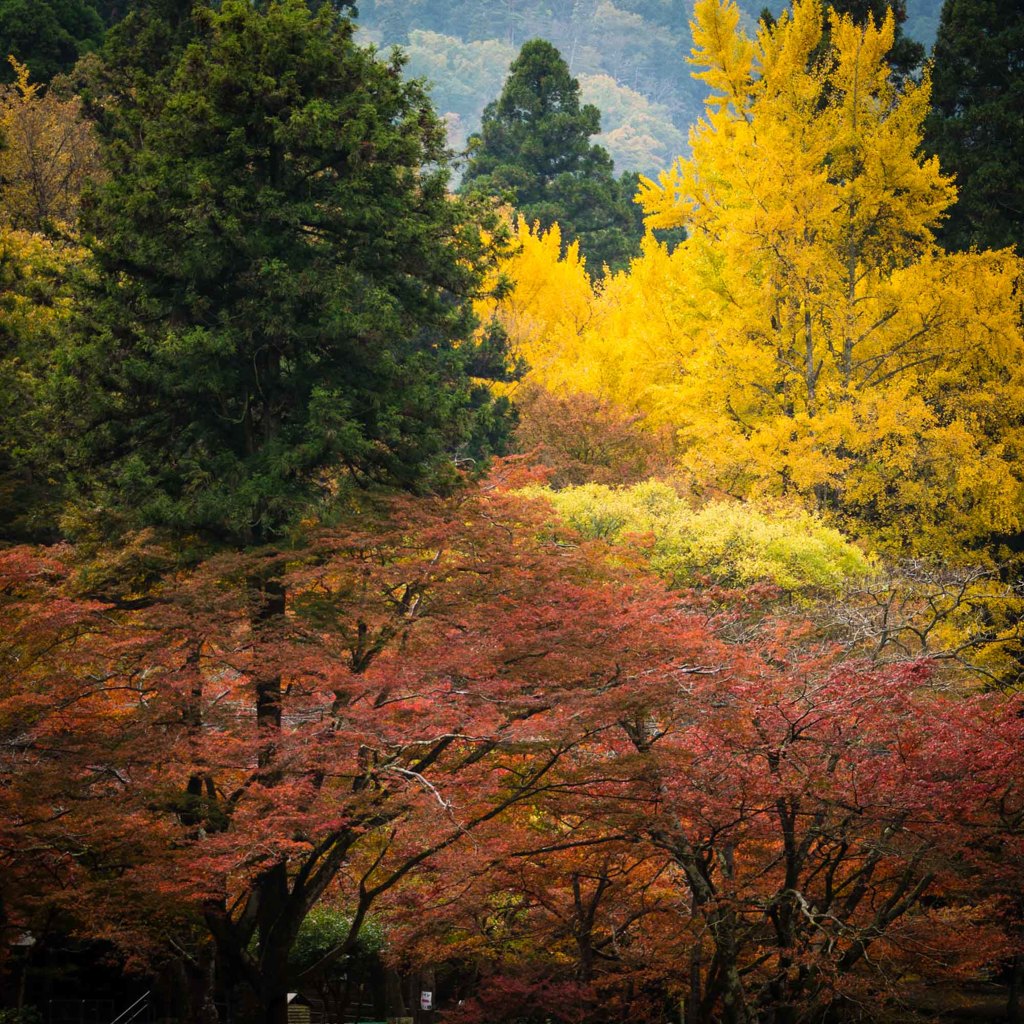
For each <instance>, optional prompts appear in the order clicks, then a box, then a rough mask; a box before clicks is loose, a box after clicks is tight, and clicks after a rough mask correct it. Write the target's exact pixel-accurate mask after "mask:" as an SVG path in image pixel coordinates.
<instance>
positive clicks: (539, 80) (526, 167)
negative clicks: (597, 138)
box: [462, 39, 642, 273]
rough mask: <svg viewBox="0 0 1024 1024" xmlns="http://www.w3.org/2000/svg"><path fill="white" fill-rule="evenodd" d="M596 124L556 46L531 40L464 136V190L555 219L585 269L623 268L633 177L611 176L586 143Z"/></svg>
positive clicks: (547, 221)
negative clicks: (474, 130)
mask: <svg viewBox="0 0 1024 1024" xmlns="http://www.w3.org/2000/svg"><path fill="white" fill-rule="evenodd" d="M600 130H601V114H600V111H598V109H597V107H595V106H593V105H592V104H589V103H588V104H585V105H581V104H580V87H579V83H578V82H577V81H576V79H575V78H573V77H572V75H571V74H570V73H569V67H568V65H567V64H566V63H565V61H564V60H563V59H562V56H561V54H560V53H559V52H558V50H557V49H556V48H555V47H554V46H552V45H551V43H549V42H546V41H545V40H543V39H534V40H531V41H530V42H528V43H526V44H524V46H523V48H522V50H520V52H519V56H518V57H517V58H516V59H515V61H514V62H513V63H512V67H511V69H510V72H509V77H508V79H507V80H506V82H505V87H504V89H503V90H502V93H501V96H500V97H499V98H498V99H497V100H495V101H494V102H493V103H491V104H489V105H488V106H487V108H486V109H485V110H484V114H483V121H482V123H481V127H480V133H479V135H475V136H473V137H472V138H471V140H470V147H471V149H470V153H471V155H470V159H469V164H468V166H467V169H466V174H465V177H464V178H463V183H462V188H463V191H465V192H479V193H486V194H490V195H503V196H507V197H509V198H511V199H512V201H513V202H514V205H515V207H516V209H517V210H518V211H519V213H520V214H521V215H522V216H523V217H525V218H526V219H527V220H528V221H530V222H534V221H537V222H539V223H540V225H541V226H542V227H544V228H547V227H549V226H550V225H551V224H552V223H554V222H555V221H557V222H558V224H559V226H560V227H561V229H562V238H563V242H564V243H568V242H570V241H572V240H573V239H578V240H579V243H580V250H581V252H582V253H583V255H584V256H585V257H586V258H587V265H588V267H589V269H590V270H591V272H597V273H600V272H601V268H602V266H603V265H605V264H607V265H608V266H610V267H611V268H613V269H617V268H620V267H624V266H625V265H626V264H627V263H628V261H629V258H630V257H631V256H633V255H634V254H635V253H636V252H637V251H638V249H639V240H640V236H641V235H642V232H638V230H637V220H636V217H635V215H634V212H633V210H632V209H631V200H632V191H631V188H630V186H631V184H632V182H633V181H634V179H633V178H627V179H623V180H617V179H616V178H615V175H614V172H613V165H612V160H611V157H610V156H609V155H608V153H607V151H606V150H605V149H603V148H602V147H600V146H595V145H592V144H591V142H590V137H591V136H592V135H596V134H597V133H598V132H599V131H600Z"/></svg>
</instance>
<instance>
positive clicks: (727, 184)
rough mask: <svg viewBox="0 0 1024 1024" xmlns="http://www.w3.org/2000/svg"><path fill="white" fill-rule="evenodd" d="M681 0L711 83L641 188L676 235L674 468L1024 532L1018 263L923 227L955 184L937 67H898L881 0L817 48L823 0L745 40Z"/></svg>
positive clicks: (841, 21) (934, 531) (925, 541)
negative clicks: (944, 239) (914, 72)
mask: <svg viewBox="0 0 1024 1024" xmlns="http://www.w3.org/2000/svg"><path fill="white" fill-rule="evenodd" d="M695 17H696V21H695V24H694V39H695V44H696V45H695V50H694V55H693V62H694V63H695V64H697V65H698V66H700V67H701V68H703V70H702V71H701V72H700V73H699V75H698V77H701V78H703V79H704V80H705V81H706V82H707V83H708V85H709V86H710V87H711V88H712V90H714V93H713V95H712V97H711V99H710V100H709V101H708V105H707V113H706V117H705V119H704V120H703V121H701V122H700V124H698V126H697V127H696V128H695V129H694V131H693V133H692V136H691V141H692V150H693V152H692V156H691V158H690V159H688V160H680V161H679V162H678V163H677V164H676V166H675V167H674V168H673V169H672V170H671V171H669V172H666V173H665V174H663V175H661V178H660V181H659V182H658V183H657V184H655V183H654V182H645V183H644V186H643V190H642V200H643V203H644V206H645V209H646V211H647V214H648V218H649V220H648V223H649V225H650V226H652V227H676V226H685V227H686V229H687V231H688V234H689V238H688V241H687V242H686V243H685V245H684V246H682V247H681V249H680V250H679V251H678V252H677V253H676V254H675V259H674V260H673V267H672V274H673V276H674V277H675V278H676V279H677V280H678V281H681V282H686V283H687V286H686V287H685V288H683V289H679V291H680V292H681V298H682V300H683V301H682V302H681V306H682V308H681V309H680V310H679V316H678V324H679V328H680V329H679V331H678V332H677V335H676V340H675V348H676V361H675V368H674V373H673V376H672V379H671V381H666V382H665V384H667V385H668V386H669V390H670V392H671V399H672V410H671V415H672V417H673V419H674V421H675V425H676V427H677V429H678V431H679V437H680V442H681V445H682V449H683V453H684V454H683V458H684V461H685V463H686V465H687V467H688V468H689V469H690V470H691V472H693V474H694V476H695V477H696V479H697V480H699V481H700V482H701V483H703V484H706V485H712V486H716V487H719V488H721V489H722V490H726V491H730V492H733V493H736V494H739V495H743V496H746V495H749V494H758V493H772V494H796V495H800V496H801V497H803V498H805V499H808V500H810V501H812V502H813V503H814V504H816V505H818V506H819V507H822V508H824V509H828V510H830V511H832V512H833V513H835V514H837V515H838V516H839V517H841V518H842V519H843V520H845V521H846V522H847V523H848V525H850V526H852V527H853V528H854V529H855V530H856V532H858V533H861V534H863V535H867V536H872V537H874V538H875V539H876V540H879V541H881V542H883V543H884V544H886V546H889V547H891V548H897V549H901V550H908V549H916V550H931V551H935V550H943V551H945V552H949V551H951V550H953V549H958V548H962V547H963V545H965V544H966V545H970V544H973V543H977V542H980V541H982V540H984V539H987V538H989V537H990V536H992V535H994V534H1002V533H1010V532H1013V531H1016V530H1017V529H1019V527H1020V511H1019V510H1020V506H1021V471H1022V467H1021V463H1020V459H1019V454H1020V443H1021V441H1022V440H1024V437H1022V434H1021V431H1020V416H1019V413H1018V410H1020V409H1021V408H1022V404H1021V403H1022V399H1024V376H1022V373H1021V364H1022V358H1021V357H1022V355H1024V345H1022V339H1021V333H1020V327H1019V323H1020V320H1019V314H1020V309H1019V304H1018V300H1017V297H1016V286H1017V282H1018V278H1019V276H1020V269H1021V267H1020V263H1019V262H1018V260H1017V259H1016V258H1014V257H1013V256H1012V255H1011V254H1010V253H1006V252H1002V253H970V254H966V255H957V256H953V255H949V254H946V253H944V252H942V251H941V250H940V249H939V248H938V247H937V246H936V244H935V239H934V235H933V229H934V227H935V226H936V225H937V224H938V223H939V222H940V220H941V218H942V216H943V214H944V213H945V211H946V210H947V209H948V207H949V206H950V205H951V203H952V202H953V201H954V200H955V189H954V187H953V185H952V182H951V180H950V179H949V178H947V177H945V176H944V175H943V174H942V172H941V169H940V168H939V166H938V163H937V161H936V160H935V159H933V158H926V157H924V156H922V155H921V152H920V142H921V124H922V120H923V118H924V115H925V113H926V111H927V109H928V96H929V83H928V79H927V76H926V77H925V78H924V80H923V81H921V82H920V83H913V82H910V83H906V84H904V85H903V86H902V87H901V88H900V89H897V88H896V87H895V86H894V84H893V82H892V79H891V76H890V74H889V68H888V65H887V64H886V61H885V57H886V54H887V52H888V51H889V49H890V47H891V46H892V42H893V30H894V25H893V20H892V17H891V15H890V16H889V17H888V18H887V20H886V21H885V22H884V23H883V24H881V25H872V24H870V23H869V24H868V25H867V26H865V27H858V26H857V25H855V24H854V23H853V21H852V20H851V19H850V18H848V17H836V16H834V15H833V16H832V24H831V33H830V37H831V44H830V47H829V48H828V49H827V50H825V52H824V53H823V54H821V55H820V56H819V52H820V46H819V44H820V43H821V38H822V28H823V23H824V22H823V14H822V9H821V6H820V4H819V3H818V2H817V0H798V2H796V3H794V5H793V10H792V13H791V14H790V15H785V16H783V17H782V18H780V20H779V21H778V22H777V23H776V24H774V25H772V26H767V25H762V26H761V28H760V30H759V32H758V35H757V38H756V39H748V38H747V37H746V36H745V35H744V34H743V33H742V32H741V30H740V29H739V26H738V18H739V16H738V11H737V10H736V7H735V5H734V4H732V3H731V2H726V3H722V2H720V0H700V2H698V3H697V5H696V9H695Z"/></svg>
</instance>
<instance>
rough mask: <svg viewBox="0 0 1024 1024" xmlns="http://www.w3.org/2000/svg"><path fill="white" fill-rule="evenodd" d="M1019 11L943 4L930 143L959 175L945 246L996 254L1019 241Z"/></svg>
mask: <svg viewBox="0 0 1024 1024" xmlns="http://www.w3.org/2000/svg"><path fill="white" fill-rule="evenodd" d="M1022 47H1024V11H1022V10H1021V9H1020V7H1019V6H1014V5H1010V6H1009V7H1006V8H1003V7H1000V6H998V5H993V4H989V3H980V2H971V0H948V2H947V3H946V4H944V5H943V8H942V21H941V23H940V26H939V37H938V39H937V40H936V43H935V53H934V60H935V71H934V87H933V91H932V100H933V110H932V113H931V116H930V117H929V119H928V124H927V145H928V147H929V149H930V150H931V151H932V152H933V153H936V154H938V157H939V160H940V161H941V162H942V166H943V168H945V170H946V171H947V172H949V173H951V174H953V175H955V177H956V183H957V187H958V190H959V195H958V201H957V204H956V206H954V207H953V209H952V210H951V211H950V215H949V220H948V221H947V223H946V224H945V225H944V226H943V228H942V232H941V234H942V239H943V241H944V242H946V244H947V245H949V246H950V248H953V249H968V248H970V247H971V246H972V245H977V246H979V247H981V248H992V249H999V248H1003V247H1004V246H1008V245H1015V244H1019V243H1020V240H1021V237H1022V236H1024V212H1022V211H1024V191H1022V185H1021V177H1022V169H1024V142H1022V133H1021V131H1020V111H1021V107H1022V105H1024V68H1022V66H1021V61H1020V53H1021V48H1022Z"/></svg>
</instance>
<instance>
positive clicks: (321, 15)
mask: <svg viewBox="0 0 1024 1024" xmlns="http://www.w3.org/2000/svg"><path fill="white" fill-rule="evenodd" d="M343 7H344V5H338V4H326V3H324V4H320V3H312V2H307V0H270V2H268V3H260V4H253V3H249V2H248V0H221V2H216V3H215V2H213V0H210V2H209V3H207V2H204V0H199V2H197V3H194V4H183V3H180V2H178V0H166V2H165V0H160V2H159V3H147V4H142V5H138V6H133V7H132V8H131V10H130V12H129V13H128V14H127V16H126V17H125V18H124V20H123V21H121V22H120V23H119V24H118V26H117V27H116V28H114V29H112V30H111V33H110V35H109V36H108V39H107V43H106V44H105V46H104V49H103V50H102V52H99V53H96V54H92V55H90V57H89V59H88V60H86V61H84V62H82V63H80V64H79V65H78V66H77V67H76V69H75V71H74V73H73V74H72V75H71V76H70V77H68V78H66V79H64V80H62V81H57V82H56V83H55V84H54V86H52V87H51V88H52V91H49V90H43V89H42V88H38V87H37V86H36V85H35V84H34V83H33V81H32V79H31V78H30V77H29V76H28V73H27V71H25V69H24V68H23V67H22V66H21V65H20V64H17V62H15V63H14V65H13V68H14V70H15V72H16V81H15V83H14V84H13V85H11V86H5V87H3V90H2V91H0V129H2V134H3V143H4V147H3V148H2V149H0V428H2V432H3V436H4V440H5V444H4V448H3V452H2V454H0V1024H39V1018H38V1016H37V1010H38V1009H40V1008H42V1007H44V1006H45V1007H46V1008H47V1011H46V1012H47V1013H48V1014H49V1016H48V1017H46V1018H45V1024H73V1022H65V1021H61V1020H60V1019H58V1017H55V1016H54V1010H53V1007H54V1006H55V1005H56V1006H58V1007H59V1005H60V1003H61V1000H62V999H63V997H64V994H65V993H67V992H69V991H72V992H74V996H73V998H75V999H76V1000H78V1002H77V1003H76V1004H75V1005H76V1007H77V1012H78V1013H79V1017H78V1018H77V1020H78V1024H82V1022H83V1021H85V1020H86V1016H85V1010H84V1007H85V1002H84V1001H83V1000H86V999H88V998H91V996H85V995H82V994H81V991H79V989H80V988H81V987H82V985H86V986H88V985H95V986H98V985H99V984H100V979H101V977H102V978H107V977H108V976H109V977H113V978H115V979H116V984H117V985H118V986H120V987H119V988H116V992H117V994H118V996H120V995H123V994H125V993H127V992H129V991H135V988H134V986H137V987H138V991H139V992H141V991H147V992H148V993H149V994H148V995H147V997H146V999H147V1000H149V1002H147V1012H152V1014H153V1016H154V1017H155V1018H159V1019H160V1020H163V1021H167V1022H175V1024H289V1020H290V1018H289V998H290V995H291V994H293V993H295V992H302V993H313V994H316V995H317V996H318V998H320V999H322V1000H323V1003H324V1005H323V1007H322V1010H323V1014H322V1016H323V1019H324V1020H325V1021H328V1022H331V1021H333V1022H334V1024H343V1022H344V1021H346V1020H351V1019H353V1017H355V1018H356V1019H366V1017H367V1015H368V1007H370V1006H372V1008H373V1013H374V1019H382V1020H383V1019H387V1020H392V1021H393V1020H406V1019H408V1018H410V1017H412V1018H414V1021H415V1024H434V1018H433V1017H427V1016H425V1015H426V1014H434V1013H437V1014H438V1017H437V1021H439V1022H440V1024H550V1022H558V1024H622V1022H624V1021H629V1022H630V1024H853V1022H862V1021H876V1022H878V1024H883V1022H885V1024H893V1022H897V1021H898V1022H900V1024H902V1022H903V1021H905V1020H906V1021H909V1020H919V1019H921V1017H920V1014H921V1013H923V1012H924V1011H926V1010H927V1009H928V1008H929V1007H934V1006H935V1005H936V1001H937V1000H938V1001H940V1002H942V1001H944V1005H943V1006H942V1007H941V1008H942V1009H943V1010H946V1009H951V1008H953V1007H954V1006H955V1005H956V1004H957V1003H958V1001H959V1000H961V999H968V998H970V997H971V995H972V993H973V992H974V991H975V989H976V987H977V986H979V985H981V986H988V988H987V989H986V991H994V992H996V993H997V995H998V997H999V998H1000V999H1002V1000H1003V1001H1004V1003H1005V1005H1006V1007H1007V1019H1009V1020H1019V1019H1020V1012H1019V1011H1020V1008H1019V1005H1018V1004H1019V993H1020V992H1022V991H1024V903H1022V901H1021V892H1022V888H1024V762H1022V759H1021V750H1022V749H1024V699H1022V696H1021V694H1022V687H1021V676H1022V665H1024V645H1022V637H1024V627H1022V623H1024V604H1022V594H1021V587H1020V584H1019V576H1020V566H1019V560H1018V561H1016V562H1015V561H1014V558H1018V559H1019V553H1020V550H1021V549H1022V548H1024V543H1022V542H1021V537H1022V536H1024V532H1022V527H1024V524H1022V523H1021V520H1020V516H1021V508H1022V507H1024V504H1022V500H1021V499H1022V497H1024V495H1022V493H1021V492H1022V485H1024V469H1022V466H1021V450H1022V442H1024V437H1022V436H1021V409H1022V408H1024V378H1022V373H1024V369H1022V367H1024V359H1022V358H1021V357H1022V355H1024V344H1022V336H1021V316H1020V314H1021V310H1020V291H1019V285H1020V276H1021V274H1020V271H1021V264H1020V261H1019V258H1018V257H1017V256H1016V255H1015V254H1014V253H1013V252H1012V251H1011V250H1003V251H997V252H988V251H977V250H972V251H969V252H965V253H959V254H956V255H952V254H949V253H946V252H945V251H943V249H942V248H941V247H940V246H939V245H938V244H937V243H936V241H935V231H936V229H937V228H938V226H939V225H940V224H941V223H942V218H943V216H944V215H945V212H946V211H947V210H948V208H949V206H950V204H951V203H952V202H953V200H954V195H955V188H954V186H953V183H952V182H951V180H950V179H949V178H948V177H947V176H945V175H944V174H943V172H942V170H941V168H940V167H939V166H938V165H937V163H936V162H935V161H934V160H931V159H927V158H925V157H923V156H922V155H921V154H920V152H919V144H920V138H921V133H920V129H921V123H922V118H923V117H924V114H925V112H926V110H927V107H928V97H929V92H928V90H929V84H928V78H927V75H925V76H924V77H923V78H922V79H921V80H920V81H916V80H914V79H913V78H907V79H900V80H897V79H895V78H894V77H893V74H894V73H893V63H892V61H893V56H892V54H891V53H890V52H889V51H890V48H891V47H892V46H893V43H894V40H895V38H896V32H895V27H894V18H893V17H892V16H889V17H888V18H887V19H885V20H884V21H882V22H880V23H879V22H875V21H870V20H869V21H868V22H867V23H866V24H864V25H857V24H855V23H854V22H853V21H852V20H851V19H850V18H848V17H839V16H836V15H834V14H833V15H831V16H830V20H829V21H828V22H827V24H826V22H825V20H824V15H823V11H822V7H821V5H820V4H819V3H818V2H817V0H795V2H794V4H793V7H792V10H791V11H790V12H788V13H786V14H785V15H783V16H781V17H780V18H779V19H778V20H777V21H775V22H771V23H768V21H765V22H764V23H762V24H761V25H760V27H759V29H758V30H757V34H756V36H754V37H751V36H749V35H747V34H744V32H743V31H742V30H741V28H740V18H739V15H738V11H737V9H736V7H735V5H734V4H732V3H731V2H722V0H698V2H697V3H696V5H695V14H694V17H695V23H694V41H695V48H694V52H693V57H692V61H693V63H694V65H695V67H696V68H697V69H698V77H699V78H700V80H701V81H702V82H704V83H705V84H706V85H707V86H708V88H709V89H710V91H711V97H710V99H709V100H708V102H707V105H706V108H705V112H704V118H703V120H701V121H700V123H699V124H698V125H697V126H696V127H695V128H694V129H693V132H692V146H691V150H692V152H691V155H690V156H689V157H688V158H687V159H681V160H679V161H678V162H676V164H675V165H674V166H673V167H672V168H671V169H670V170H668V171H666V172H664V173H663V174H662V175H661V176H660V178H659V180H658V181H657V182H655V181H653V180H645V181H644V182H643V184H642V187H641V194H640V199H641V201H642V203H643V206H644V209H645V211H646V215H647V225H648V228H650V229H651V230H649V231H648V232H647V235H646V238H645V239H644V242H643V245H642V251H641V253H640V255H639V256H637V257H636V258H635V259H634V260H633V261H632V263H631V264H630V266H629V269H628V270H627V271H624V272H620V273H615V274H608V275H606V276H605V277H604V278H603V279H602V280H601V281H600V283H599V284H595V280H596V275H595V274H594V273H592V271H593V270H595V269H597V268H594V267H592V266H588V264H587V262H586V259H585V258H584V257H583V256H581V255H580V246H579V243H578V240H575V239H572V238H569V237H568V236H567V235H565V236H563V231H562V229H561V228H560V227H559V225H558V224H557V223H556V224H553V225H552V226H551V227H550V229H549V230H540V229H539V228H537V227H535V226H533V225H530V224H529V223H527V222H526V219H525V218H523V217H519V218H518V219H515V218H513V223H512V225H511V226H509V225H507V224H506V223H505V221H504V220H503V219H502V217H503V215H502V213H501V211H500V209H498V208H497V207H495V206H494V205H493V204H491V203H490V202H489V201H487V200H483V199H480V198H468V199H467V198H466V197H464V196H462V197H460V196H458V195H456V194H454V193H453V192H451V191H450V184H451V179H450V177H449V164H448V159H449V158H448V154H447V153H446V150H445V143H444V128H443V125H442V124H441V123H440V121H439V120H438V118H437V117H436V116H435V115H434V113H433V111H432V109H431V106H430V103H429V100H428V98H427V96H426V94H425V93H424V90H423V87H422V84H421V83H418V82H408V81H406V80H404V79H403V78H402V75H401V67H402V58H401V56H400V55H392V56H391V57H390V58H387V59H382V58H381V56H380V54H379V53H377V52H376V51H375V50H373V49H372V48H368V47H364V46H363V45H362V44H361V43H359V41H358V37H357V35H356V33H355V26H354V23H353V21H352V19H351V17H350V16H349V15H348V14H347V13H345V12H344V11H343V10H341V9H340V8H343ZM601 16H602V17H607V16H608V14H607V12H605V13H604V14H602V15H601ZM574 17H575V14H574ZM637 17H638V19H639V16H637ZM639 20H642V19H639ZM549 56H551V57H552V63H553V62H554V55H549ZM559 60H561V58H559ZM541 77H542V78H543V76H541ZM565 77H568V72H567V71H566V74H565ZM73 89H79V90H80V92H81V99H80V100H79V99H73V98H70V96H71V92H72V91H73ZM573 95H575V94H573ZM509 105H510V109H513V108H514V104H513V103H512V101H511V100H509ZM547 114H550V115H551V121H550V123H547V122H546V123H547V124H548V127H550V128H551V134H550V136H546V137H548V138H549V141H550V138H555V139H557V130H556V129H557V128H558V125H559V123H560V122H559V116H560V115H559V111H557V110H555V111H548V112H547V113H546V115H545V116H546V117H547ZM586 119H587V120H588V122H592V121H593V120H594V118H593V112H592V108H587V113H586ZM548 155H549V156H550V157H551V159H552V161H553V166H556V167H557V166H558V163H559V154H558V152H557V148H556V149H555V151H554V152H552V153H550V154H548ZM595 159H596V158H595ZM602 159H604V158H602ZM51 172H52V174H51ZM538 188H540V189H541V191H543V183H542V182H541V183H539V184H538ZM591 212H592V211H591ZM657 228H666V229H672V230H676V229H679V228H684V229H685V234H686V237H685V240H683V241H679V242H678V243H677V244H674V245H672V246H669V245H664V244H661V243H660V242H659V241H658V240H657V239H656V238H655V236H654V235H653V234H652V231H653V230H654V229H657ZM595 230H597V228H595ZM81 978H85V979H86V980H85V981H84V982H82V981H80V980H79V979H81ZM76 986H77V987H76ZM426 991H429V992H430V993H431V994H432V998H433V999H434V1000H435V1002H434V1004H433V1007H432V1008H431V1009H429V1010H427V1009H420V1010H417V1008H416V1007H417V1006H418V1005H422V1004H421V1003H419V1000H418V999H417V998H416V997H417V996H418V997H419V999H422V996H421V995H420V993H422V992H426ZM410 997H412V998H410ZM69 998H71V997H70V996H69ZM132 998H135V997H134V996H132ZM947 1004H948V1005H947ZM294 1008H295V1007H294V1005H293V1007H292V1009H293V1010H294ZM8 1011H9V1012H8ZM317 1012H318V1013H319V1012H320V1007H317ZM58 1016H59V1013H58ZM111 1016H113V1015H111ZM122 1024H128V1021H123V1022H122Z"/></svg>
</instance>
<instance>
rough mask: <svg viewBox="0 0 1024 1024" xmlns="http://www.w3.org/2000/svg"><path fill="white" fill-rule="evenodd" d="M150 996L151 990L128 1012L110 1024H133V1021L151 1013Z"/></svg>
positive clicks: (130, 1007) (124, 1012)
mask: <svg viewBox="0 0 1024 1024" xmlns="http://www.w3.org/2000/svg"><path fill="white" fill-rule="evenodd" d="M149 995H150V990H149V989H147V990H146V992H145V993H144V994H143V995H141V996H139V998H138V999H136V1000H135V1002H134V1003H132V1005H131V1006H129V1007H128V1009H127V1010H124V1011H122V1012H121V1013H119V1014H118V1015H117V1016H116V1017H115V1018H114V1019H113V1020H112V1021H111V1022H110V1024H132V1021H134V1020H137V1019H138V1018H139V1017H141V1016H142V1015H143V1014H144V1013H147V1012H148V1011H149Z"/></svg>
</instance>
